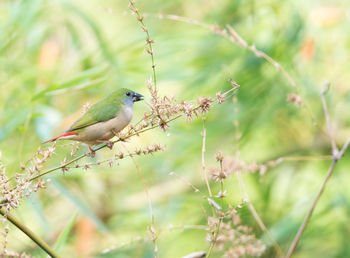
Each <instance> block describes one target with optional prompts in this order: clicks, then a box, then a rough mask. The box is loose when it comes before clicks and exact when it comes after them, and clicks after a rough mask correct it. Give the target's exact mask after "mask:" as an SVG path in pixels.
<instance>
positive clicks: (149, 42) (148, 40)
mask: <svg viewBox="0 0 350 258" xmlns="http://www.w3.org/2000/svg"><path fill="white" fill-rule="evenodd" d="M129 5H130V9H131V11H132V12H134V13H135V15H136V16H137V21H138V22H139V23H140V24H141V29H142V30H143V31H144V32H145V33H146V44H147V45H148V49H147V53H148V54H149V55H150V56H151V62H152V70H153V81H154V87H155V89H157V79H156V65H155V63H154V50H153V46H152V44H154V40H152V39H151V38H150V35H149V32H148V29H147V27H146V26H145V24H144V22H143V19H144V17H143V16H142V15H141V14H140V12H139V10H138V9H137V7H136V6H135V1H134V0H129Z"/></svg>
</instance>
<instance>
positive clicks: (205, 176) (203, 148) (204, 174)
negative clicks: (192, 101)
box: [202, 118, 213, 198]
mask: <svg viewBox="0 0 350 258" xmlns="http://www.w3.org/2000/svg"><path fill="white" fill-rule="evenodd" d="M206 136H207V129H206V128H205V118H203V132H202V138H203V141H202V172H203V177H204V181H205V184H206V185H207V188H208V193H209V197H210V198H211V197H212V196H213V195H212V193H211V189H210V185H209V180H208V174H207V171H206V169H205V139H206Z"/></svg>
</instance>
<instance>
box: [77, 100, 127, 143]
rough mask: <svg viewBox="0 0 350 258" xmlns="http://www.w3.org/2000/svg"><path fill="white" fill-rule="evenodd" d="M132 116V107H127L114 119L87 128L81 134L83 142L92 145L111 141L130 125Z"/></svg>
mask: <svg viewBox="0 0 350 258" xmlns="http://www.w3.org/2000/svg"><path fill="white" fill-rule="evenodd" d="M132 115H133V112H132V107H127V106H125V107H124V108H123V110H122V111H121V112H119V113H118V114H117V115H116V116H115V117H114V118H112V119H110V120H108V121H104V122H99V123H96V124H94V125H91V126H88V127H86V128H85V129H84V131H83V132H82V133H81V134H80V137H81V141H84V142H89V143H91V144H92V142H95V141H97V140H109V139H110V138H112V137H113V136H115V133H117V132H120V131H121V130H123V129H124V128H125V127H126V126H127V125H128V124H129V123H130V121H131V119H132ZM95 144H98V143H95Z"/></svg>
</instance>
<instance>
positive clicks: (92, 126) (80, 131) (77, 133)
mask: <svg viewBox="0 0 350 258" xmlns="http://www.w3.org/2000/svg"><path fill="white" fill-rule="evenodd" d="M140 100H143V96H142V95H141V94H138V93H136V92H133V91H131V90H129V89H125V88H122V89H119V90H116V91H114V92H113V93H111V94H110V95H109V96H107V97H106V98H104V99H103V100H100V101H99V102H97V103H96V104H94V105H93V106H91V107H90V108H89V109H88V111H87V112H86V113H85V114H84V115H82V116H81V117H80V118H79V119H78V120H77V121H76V122H75V123H73V125H72V126H71V127H70V128H69V129H68V130H67V131H66V132H65V133H64V134H62V135H60V136H57V137H55V138H53V139H51V140H48V141H46V142H44V143H48V142H53V141H56V140H73V141H79V142H83V143H86V144H88V145H89V150H90V152H91V153H90V154H91V156H93V155H94V150H93V149H92V148H91V146H90V145H97V144H100V143H106V145H107V147H109V148H110V149H112V147H113V144H112V142H111V141H109V139H111V138H113V137H114V136H115V135H116V134H117V133H118V132H120V131H121V130H122V129H123V128H124V127H126V126H127V125H128V124H129V122H130V121H131V119H132V115H133V112H132V107H133V104H134V102H136V101H140Z"/></svg>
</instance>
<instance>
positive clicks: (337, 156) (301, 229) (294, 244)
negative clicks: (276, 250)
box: [286, 137, 350, 258]
mask: <svg viewBox="0 0 350 258" xmlns="http://www.w3.org/2000/svg"><path fill="white" fill-rule="evenodd" d="M349 145H350V137H349V138H348V139H347V141H346V142H345V144H344V145H343V147H342V148H341V150H340V152H339V153H337V154H334V155H333V159H332V164H331V166H330V167H329V169H328V172H327V175H326V177H325V179H324V180H323V182H322V185H321V187H320V190H319V191H318V193H317V195H316V197H315V199H314V201H313V202H312V205H311V207H310V209H309V211H308V212H307V214H306V216H305V218H304V221H303V223H302V224H301V226H300V227H299V230H298V233H297V234H296V236H295V238H294V240H293V242H292V244H291V246H290V248H289V250H288V253H287V256H286V258H289V257H291V256H292V255H293V253H294V251H295V249H296V247H297V245H298V243H299V240H300V238H301V235H302V234H303V232H304V230H305V228H306V225H307V224H308V222H309V220H310V218H311V216H312V213H313V211H314V209H315V207H316V205H317V202H318V200H319V199H320V197H321V195H322V193H323V191H324V189H325V188H326V185H327V182H328V180H329V178H330V177H331V176H332V174H333V171H334V168H335V165H336V164H337V162H338V161H339V159H341V157H343V155H344V153H345V151H346V150H347V149H348V147H349Z"/></svg>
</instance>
